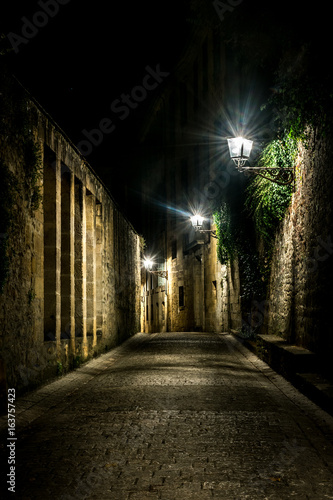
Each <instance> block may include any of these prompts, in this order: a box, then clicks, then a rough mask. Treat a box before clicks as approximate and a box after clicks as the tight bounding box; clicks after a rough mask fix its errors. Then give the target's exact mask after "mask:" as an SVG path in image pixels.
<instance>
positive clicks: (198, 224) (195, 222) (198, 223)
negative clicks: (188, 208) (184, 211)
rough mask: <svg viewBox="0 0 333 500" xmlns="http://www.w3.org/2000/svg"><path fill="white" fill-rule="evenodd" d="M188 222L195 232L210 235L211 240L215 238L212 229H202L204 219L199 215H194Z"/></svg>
mask: <svg viewBox="0 0 333 500" xmlns="http://www.w3.org/2000/svg"><path fill="white" fill-rule="evenodd" d="M190 220H191V224H192V227H193V228H194V230H195V231H198V232H199V233H210V235H211V236H213V238H217V236H216V232H215V231H213V230H212V229H203V222H204V220H205V219H204V217H202V216H201V215H199V214H194V215H192V216H191V217H190Z"/></svg>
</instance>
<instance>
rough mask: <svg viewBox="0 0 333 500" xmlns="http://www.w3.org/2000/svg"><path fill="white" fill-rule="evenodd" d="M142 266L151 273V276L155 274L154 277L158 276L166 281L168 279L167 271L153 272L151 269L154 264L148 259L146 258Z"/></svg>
mask: <svg viewBox="0 0 333 500" xmlns="http://www.w3.org/2000/svg"><path fill="white" fill-rule="evenodd" d="M143 265H144V266H145V269H146V270H147V271H148V272H149V273H151V274H156V276H159V277H160V278H165V279H166V280H167V279H168V271H154V270H153V267H154V266H155V262H154V261H153V260H151V259H150V258H148V257H146V258H145V259H144V261H143Z"/></svg>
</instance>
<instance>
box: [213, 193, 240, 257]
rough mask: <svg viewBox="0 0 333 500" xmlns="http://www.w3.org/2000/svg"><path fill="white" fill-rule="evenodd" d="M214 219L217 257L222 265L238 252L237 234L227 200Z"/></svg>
mask: <svg viewBox="0 0 333 500" xmlns="http://www.w3.org/2000/svg"><path fill="white" fill-rule="evenodd" d="M213 219H214V223H215V227H216V236H217V240H218V244H217V257H218V259H219V261H220V262H221V264H222V265H224V264H227V263H228V262H229V261H232V260H233V257H234V255H235V252H236V241H235V235H234V231H233V228H232V224H231V213H230V208H229V206H228V205H227V203H226V202H222V203H221V205H220V207H219V208H218V209H217V210H216V211H215V212H214V214H213Z"/></svg>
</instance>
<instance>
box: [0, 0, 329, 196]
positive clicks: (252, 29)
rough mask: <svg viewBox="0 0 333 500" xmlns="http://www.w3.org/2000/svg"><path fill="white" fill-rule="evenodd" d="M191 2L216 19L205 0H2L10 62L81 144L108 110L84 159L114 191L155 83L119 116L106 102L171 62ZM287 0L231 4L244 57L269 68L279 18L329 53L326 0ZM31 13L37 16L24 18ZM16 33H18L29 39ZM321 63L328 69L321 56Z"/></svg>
mask: <svg viewBox="0 0 333 500" xmlns="http://www.w3.org/2000/svg"><path fill="white" fill-rule="evenodd" d="M188 4H190V5H191V6H193V5H199V6H200V9H202V11H201V14H200V15H198V16H197V19H195V21H197V22H206V20H207V22H209V21H208V19H209V16H211V18H213V19H214V21H215V22H217V23H219V22H220V20H219V18H218V14H217V13H216V12H215V11H214V8H213V2H212V1H211V0H206V1H205V0H202V1H201V0H170V1H168V2H164V3H161V2H156V0H155V1H152V0H146V1H144V2H138V1H134V0H126V1H121V2H115V1H105V0H104V1H102V0H93V1H90V2H84V1H82V0H26V1H11V2H1V6H0V31H1V33H2V34H3V35H4V38H3V39H2V46H7V47H8V46H11V45H13V43H16V51H17V53H15V51H12V52H11V53H8V54H7V55H6V59H7V61H8V62H9V64H10V67H11V68H12V70H13V72H14V73H15V74H16V75H17V77H18V79H19V80H20V81H21V82H22V84H23V85H24V86H25V87H26V88H27V89H28V90H29V91H30V92H31V94H32V95H33V96H34V97H35V98H36V99H37V100H38V101H39V102H40V104H41V105H42V106H43V107H44V108H45V110H46V111H47V112H48V113H49V114H50V115H51V116H52V117H53V118H54V120H55V121H56V122H57V123H58V124H59V125H60V126H61V127H62V128H63V130H64V131H65V132H66V133H67V135H68V136H69V137H70V139H71V140H72V142H73V143H74V144H75V145H77V144H79V143H80V141H82V140H85V139H86V137H85V134H84V133H83V131H84V130H86V131H88V132H89V131H91V130H93V129H96V128H97V127H99V125H100V123H101V121H102V120H103V119H108V120H110V119H112V121H113V125H115V129H114V130H113V131H112V132H111V133H108V134H103V140H102V141H101V142H100V143H99V144H98V145H97V146H95V147H93V148H92V152H91V153H89V154H87V155H86V159H87V161H88V162H89V163H90V164H91V165H92V167H93V168H94V170H95V171H96V172H97V173H98V174H99V175H100V176H101V178H102V180H103V181H104V182H105V183H106V184H107V185H108V186H109V188H110V190H111V192H112V194H113V195H114V196H115V197H116V199H117V196H118V194H119V193H120V195H121V190H119V186H120V185H121V186H122V185H123V183H124V182H126V180H127V179H128V177H129V176H134V175H135V172H133V170H130V165H133V158H134V160H135V155H136V149H135V141H134V138H135V135H136V132H137V130H138V127H139V125H140V123H141V118H142V116H143V115H144V113H145V109H146V105H147V104H148V102H149V98H150V97H154V95H156V93H158V91H159V90H160V87H159V86H157V88H156V89H153V90H150V91H149V92H147V98H145V99H143V101H141V102H140V103H139V104H138V105H137V107H136V108H135V109H130V112H129V113H128V116H126V118H124V119H122V120H121V119H120V114H119V113H118V114H117V115H116V116H115V113H113V112H112V111H111V105H112V103H114V102H115V100H117V99H120V98H121V96H122V94H128V93H130V92H131V91H132V90H133V89H134V88H135V87H136V86H138V85H141V84H142V81H143V78H144V77H145V76H146V75H147V67H149V68H151V69H152V70H154V69H155V68H156V67H159V68H160V70H161V71H162V72H172V67H173V64H174V63H175V62H176V60H177V57H178V55H179V54H180V52H181V50H182V47H183V44H184V41H185V40H186V37H187V31H188V29H189V28H190V23H189V22H187V21H186V20H187V19H188V18H189V17H191V14H189V12H188V10H187V7H185V5H188ZM292 5H293V8H291V6H289V4H288V5H287V4H286V5H284V4H281V3H280V4H274V5H272V6H271V4H270V3H268V2H267V1H266V0H265V1H264V0H257V1H251V2H250V1H249V0H243V2H241V7H239V8H237V10H235V12H236V13H237V14H239V13H243V19H242V18H241V20H242V22H243V24H240V23H239V18H238V17H237V16H236V15H234V14H235V13H233V14H232V15H231V14H230V15H229V20H230V21H231V31H232V30H234V32H235V33H236V32H237V36H238V37H239V39H240V42H241V45H242V43H243V44H244V46H245V48H248V47H251V50H250V52H249V53H248V54H247V58H248V60H249V59H251V58H253V59H254V58H255V57H257V58H258V61H259V58H260V57H261V56H262V55H263V54H264V56H266V63H267V60H268V62H271V65H272V67H273V68H274V67H275V65H276V61H275V50H272V48H273V49H275V48H277V49H278V50H280V48H281V46H282V44H283V41H284V38H285V33H286V29H285V26H284V25H285V24H286V25H287V26H288V28H289V29H290V30H291V33H293V36H294V37H295V39H296V40H298V39H299V38H302V37H303V36H306V37H310V38H315V39H319V43H318V46H319V48H320V50H319V51H318V56H319V55H320V56H321V57H324V58H325V57H326V56H327V55H328V54H329V53H330V50H328V49H330V47H331V45H332V44H331V43H330V44H329V46H328V43H327V41H326V39H325V40H322V36H323V34H324V33H328V30H327V29H326V27H325V26H323V24H324V21H325V19H326V21H327V22H328V20H329V19H330V16H329V15H328V13H327V12H325V9H324V8H321V7H320V6H319V5H318V6H317V7H314V6H310V7H304V4H303V3H302V2H301V1H300V0H297V1H296V2H295V3H293V4H292ZM326 5H327V4H325V6H326ZM43 6H44V7H43ZM295 6H296V7H297V6H298V8H297V9H295V8H294V7H295ZM272 9H275V10H274V11H273V10H272ZM323 9H324V10H323ZM55 10H56V12H55ZM326 10H327V8H326ZM45 11H47V12H48V13H47V14H45ZM41 12H42V14H40V13H41ZM38 13H39V14H38ZM43 13H44V14H43ZM226 17H227V15H226ZM233 22H234V25H233ZM29 23H33V24H34V25H36V24H38V23H40V24H41V26H38V27H37V28H36V26H35V27H32V28H31V26H29ZM273 25H274V26H273ZM224 26H225V27H227V22H226V23H225V25H223V28H224ZM272 27H274V29H273V30H272ZM24 30H26V31H24ZM29 30H30V31H29ZM31 30H32V31H31ZM259 32H260V33H261V35H260V36H259ZM9 33H12V36H11V37H12V38H11V40H9V38H8V34H9ZM272 33H275V38H274V37H272ZM319 35H320V36H319ZM15 36H16V37H20V36H21V37H22V36H24V37H25V38H24V40H25V42H26V43H24V42H22V39H19V38H16V39H15ZM13 37H14V39H13ZM318 37H319V38H318ZM13 40H14V41H13ZM249 42H251V43H249ZM253 42H255V43H253ZM270 42H271V45H270ZM252 47H254V48H255V49H256V50H257V52H256V53H255V52H254V51H253V50H252ZM267 54H269V56H268V57H267ZM255 65H256V61H255ZM324 71H325V72H327V71H328V69H327V66H326V67H325V69H324ZM149 81H150V83H152V80H151V79H150V80H149ZM134 163H135V162H134ZM120 197H121V196H120ZM117 201H119V199H118V200H117Z"/></svg>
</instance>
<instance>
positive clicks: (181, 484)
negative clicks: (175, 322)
mask: <svg viewBox="0 0 333 500" xmlns="http://www.w3.org/2000/svg"><path fill="white" fill-rule="evenodd" d="M138 346H139V348H138ZM97 359H99V361H98V362H97ZM97 359H94V360H92V361H91V365H90V363H88V364H87V365H85V366H84V367H82V368H84V369H80V370H77V371H76V372H75V377H74V376H73V374H69V375H68V377H67V376H66V377H63V379H62V380H58V381H56V382H57V383H56V384H55V386H54V387H55V389H56V390H55V392H54V391H53V390H52V387H53V386H52V384H50V385H49V386H48V387H47V388H43V391H42V392H41V393H40V394H38V391H36V393H34V394H33V395H32V396H31V399H32V400H33V406H32V407H29V405H24V404H22V406H21V409H22V410H21V413H20V416H19V418H18V422H19V435H18V437H19V447H20V448H19V449H20V453H19V458H18V464H17V471H16V472H17V477H18V482H17V487H18V490H19V495H20V496H19V498H27V499H28V498H31V499H33V500H36V499H37V500H39V498H43V500H44V499H45V498H53V497H54V498H57V500H58V499H60V500H69V499H84V500H85V499H94V498H98V499H103V498H105V499H107V500H108V499H111V500H129V499H132V500H133V499H134V500H135V499H136V498H139V499H140V500H145V499H149V498H153V499H155V498H157V499H159V500H163V499H164V500H168V499H172V500H178V499H179V500H187V499H191V500H205V499H206V498H220V499H221V500H233V499H235V500H241V499H247V500H277V499H279V500H284V499H288V500H289V498H297V499H300V500H305V499H306V500H324V499H325V500H326V499H327V498H330V495H331V496H333V494H332V493H331V491H332V486H331V485H332V484H333V458H332V457H333V419H332V417H330V416H329V415H328V414H326V413H325V412H323V411H322V410H321V409H320V408H319V407H317V406H316V405H314V404H313V403H312V402H310V401H309V400H308V399H307V398H305V396H303V395H302V394H300V393H299V392H298V391H296V390H295V388H294V387H292V386H291V385H290V384H289V383H288V382H286V381H285V380H284V379H283V378H282V377H281V376H278V375H277V374H276V373H275V372H274V371H273V370H271V369H267V365H265V363H264V362H262V361H261V360H259V359H258V358H257V357H256V356H255V355H254V354H253V353H251V352H250V351H248V350H247V349H245V347H244V346H242V345H241V344H240V343H239V342H237V341H236V340H235V339H234V338H233V337H232V336H229V335H217V334H200V333H196V334H192V333H188V334H187V333H178V334H177V333H164V334H154V335H149V336H148V335H146V336H144V337H142V336H140V338H138V341H137V340H136V338H135V337H133V338H132V339H131V341H130V342H126V345H125V346H124V347H123V348H122V349H118V348H117V353H116V355H115V353H113V351H111V352H110V353H107V354H105V355H103V356H101V358H97ZM199 367H200V368H199ZM62 383H63V385H62ZM46 394H49V399H48V398H47V397H46ZM25 398H26V399H24V401H28V400H29V398H28V397H25ZM47 399H48V403H47ZM24 401H23V400H22V403H24ZM50 403H51V404H50ZM18 405H19V401H18ZM25 408H26V409H25ZM1 436H2V438H3V439H5V437H6V435H5V434H1ZM3 442H5V441H3ZM0 451H1V452H5V451H6V450H5V447H4V446H2V448H1V450H0ZM32 478H34V480H32ZM4 498H5V497H4Z"/></svg>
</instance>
